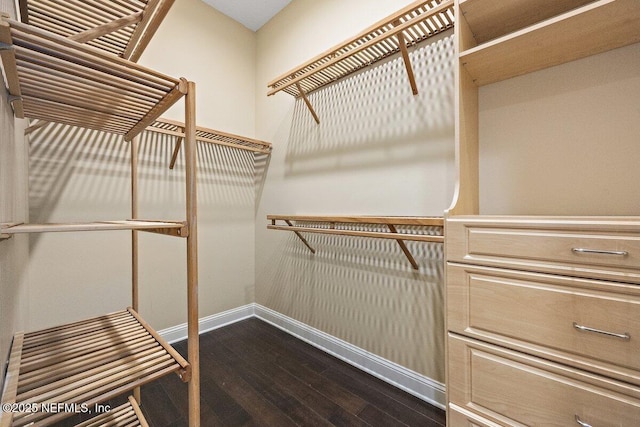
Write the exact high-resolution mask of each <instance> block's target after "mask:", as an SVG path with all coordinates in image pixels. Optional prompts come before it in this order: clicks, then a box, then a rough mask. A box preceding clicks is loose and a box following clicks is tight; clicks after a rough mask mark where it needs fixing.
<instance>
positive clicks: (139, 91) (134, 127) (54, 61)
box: [0, 17, 187, 141]
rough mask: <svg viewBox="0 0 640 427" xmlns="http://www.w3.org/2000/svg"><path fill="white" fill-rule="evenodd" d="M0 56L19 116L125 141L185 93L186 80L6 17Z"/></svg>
mask: <svg viewBox="0 0 640 427" xmlns="http://www.w3.org/2000/svg"><path fill="white" fill-rule="evenodd" d="M0 55H1V56H2V62H3V66H4V71H5V75H6V80H7V83H8V89H9V93H10V95H11V101H12V106H13V109H14V113H15V115H16V116H17V117H19V118H25V117H26V118H31V119H40V120H44V121H51V122H58V123H64V124H68V125H72V126H80V127H84V128H89V129H96V130H100V131H105V132H111V133H116V134H120V135H124V136H125V139H126V140H127V141H130V140H131V139H132V138H133V137H134V136H136V135H137V134H139V133H140V132H142V131H143V130H144V129H145V128H146V127H147V126H148V125H150V124H151V123H153V122H154V121H155V120H156V119H157V118H158V117H160V116H161V115H162V113H164V112H165V111H166V110H167V109H168V108H169V107H171V106H172V105H173V104H174V103H175V102H176V101H178V100H179V99H180V98H182V96H183V95H185V94H186V92H187V81H186V80H185V79H176V78H173V77H169V76H166V75H163V74H161V73H158V72H156V71H153V70H150V69H147V68H145V67H142V66H140V65H137V64H135V63H133V62H131V61H127V60H124V59H121V58H118V57H116V56H114V55H112V54H110V53H106V52H104V51H101V50H99V49H96V48H93V47H90V46H87V45H84V44H80V43H78V42H76V41H73V40H70V39H68V38H64V37H61V36H58V35H56V34H52V33H49V32H47V31H45V30H41V29H38V28H34V27H31V26H29V25H25V24H23V23H21V22H17V21H13V20H11V19H8V18H4V17H2V19H1V20H0Z"/></svg>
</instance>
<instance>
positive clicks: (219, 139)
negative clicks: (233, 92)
mask: <svg viewBox="0 0 640 427" xmlns="http://www.w3.org/2000/svg"><path fill="white" fill-rule="evenodd" d="M147 131H150V132H156V133H162V134H165V135H172V136H175V137H176V138H177V141H176V145H175V148H174V150H173V154H172V155H171V161H170V163H169V169H173V167H174V166H175V164H176V160H177V158H178V154H179V153H180V148H181V147H182V141H183V139H184V123H182V122H178V121H175V120H169V119H164V118H160V119H158V120H156V121H155V122H153V123H152V124H151V125H150V126H149V127H148V128H147ZM196 141H200V142H205V143H207V144H216V145H223V146H225V147H231V148H237V149H239V150H246V151H252V152H254V153H261V154H271V144H270V143H268V142H265V141H260V140H258V139H252V138H247V137H244V136H240V135H234V134H231V133H227V132H222V131H219V130H215V129H210V128H206V127H203V126H196Z"/></svg>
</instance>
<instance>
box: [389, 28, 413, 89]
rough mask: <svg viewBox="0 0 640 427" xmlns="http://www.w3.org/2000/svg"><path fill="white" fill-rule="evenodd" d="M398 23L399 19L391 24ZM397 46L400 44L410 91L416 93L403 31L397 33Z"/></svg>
mask: <svg viewBox="0 0 640 427" xmlns="http://www.w3.org/2000/svg"><path fill="white" fill-rule="evenodd" d="M398 25H400V21H394V23H393V26H394V27H397V26H398ZM397 37H398V46H400V52H402V59H403V60H404V67H405V68H406V70H407V77H409V84H410V85H411V92H413V94H414V95H417V94H418V86H417V84H416V78H415V76H414V74H413V67H412V66H411V59H410V58H409V51H408V50H407V43H406V41H405V38H404V33H403V32H402V31H400V32H399V33H398V36H397Z"/></svg>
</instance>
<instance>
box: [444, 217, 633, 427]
mask: <svg viewBox="0 0 640 427" xmlns="http://www.w3.org/2000/svg"><path fill="white" fill-rule="evenodd" d="M446 233H447V239H448V243H447V321H448V331H449V333H448V345H449V360H448V361H449V382H448V393H449V401H450V411H451V412H452V414H454V415H452V416H451V418H450V423H451V424H452V425H487V426H489V425H564V426H570V425H583V426H587V425H591V426H593V427H596V426H614V425H615V426H634V425H640V220H637V219H633V218H629V219H624V218H618V219H612V218H611V217H608V218H584V217H582V218H571V217H563V218H560V217H557V218H545V217H511V216H510V217H490V216H475V217H473V216H469V217H465V216H460V217H456V218H452V219H449V220H448V222H447V232H446ZM456 417H457V418H456ZM459 419H461V420H468V423H466V424H465V422H460V420H459ZM454 420H456V421H455V422H454Z"/></svg>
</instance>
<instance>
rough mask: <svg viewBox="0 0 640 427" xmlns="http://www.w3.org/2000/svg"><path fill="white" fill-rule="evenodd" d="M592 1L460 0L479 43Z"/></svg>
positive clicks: (467, 20)
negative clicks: (503, 0)
mask: <svg viewBox="0 0 640 427" xmlns="http://www.w3.org/2000/svg"><path fill="white" fill-rule="evenodd" d="M592 1H593V0H554V1H549V0H509V1H506V2H497V1H495V0H460V11H461V12H462V14H463V16H464V18H465V21H466V22H467V24H469V29H470V30H471V32H472V33H473V37H474V39H475V41H476V44H478V43H485V42H487V41H489V40H491V39H494V38H496V37H500V36H504V35H505V34H509V33H511V32H513V31H516V30H520V29H522V28H525V27H528V26H529V25H533V24H536V23H538V22H541V21H543V20H545V19H549V18H551V17H553V16H556V15H560V14H561V13H564V12H568V11H570V10H571V9H575V8H577V7H580V6H583V5H585V4H587V3H591V2H592Z"/></svg>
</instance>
